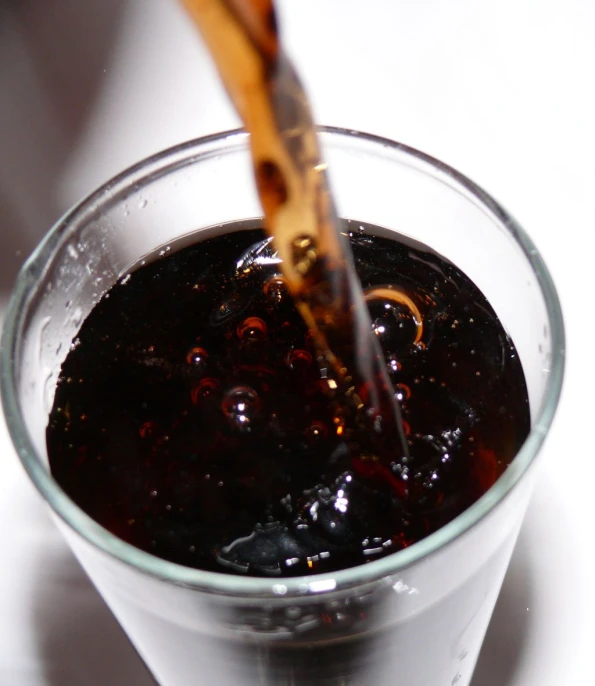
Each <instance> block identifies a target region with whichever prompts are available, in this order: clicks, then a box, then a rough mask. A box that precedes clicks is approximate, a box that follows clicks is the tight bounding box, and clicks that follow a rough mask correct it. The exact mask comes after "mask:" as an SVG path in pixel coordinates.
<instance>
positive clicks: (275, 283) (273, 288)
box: [264, 275, 289, 305]
mask: <svg viewBox="0 0 595 686" xmlns="http://www.w3.org/2000/svg"><path fill="white" fill-rule="evenodd" d="M264 294H265V296H266V297H267V300H268V301H269V302H270V303H271V304H272V305H280V304H281V303H282V302H285V301H286V300H287V298H288V297H289V291H288V289H287V284H286V283H285V279H284V278H283V277H282V276H277V275H275V276H273V277H272V278H270V279H269V280H268V281H267V282H266V283H265V285H264Z"/></svg>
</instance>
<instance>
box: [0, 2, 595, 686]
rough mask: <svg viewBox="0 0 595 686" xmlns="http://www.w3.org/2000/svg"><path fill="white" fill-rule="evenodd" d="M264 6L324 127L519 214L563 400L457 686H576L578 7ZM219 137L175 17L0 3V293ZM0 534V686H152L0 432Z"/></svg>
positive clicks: (226, 124) (591, 472)
mask: <svg viewBox="0 0 595 686" xmlns="http://www.w3.org/2000/svg"><path fill="white" fill-rule="evenodd" d="M281 9H282V17H283V20H284V27H285V33H286V37H287V41H288V45H289V48H290V50H291V52H292V54H293V56H294V58H295V60H296V62H297V65H298V68H299V70H300V71H301V73H302V75H303V77H304V80H305V82H306V84H307V86H308V88H309V91H310V93H311V96H312V99H313V102H314V108H315V112H316V117H317V120H318V121H319V122H321V123H328V124H334V125H339V126H345V127H348V128H356V129H362V130H365V131H369V132H372V133H376V134H380V135H384V136H387V137H389V138H393V139H398V140H400V141H402V142H404V143H407V144H409V145H412V146H414V147H417V148H419V149H421V150H423V151H425V152H428V153H430V154H432V155H434V156H436V157H439V158H441V159H443V160H444V161H445V162H448V163H449V164H451V165H452V166H454V167H456V168H458V169H459V170H460V171H462V172H464V173H465V174H467V175H468V176H470V177H471V178H473V179H474V180H475V181H476V182H478V183H479V184H480V185H482V186H483V187H484V188H485V189H486V190H488V191H489V192H490V193H492V194H493V195H494V196H495V197H496V198H497V199H499V200H500V201H501V202H502V203H503V204H504V205H505V206H506V207H507V208H508V209H509V210H510V211H511V212H512V213H513V215H515V216H516V218H517V219H518V220H519V221H520V222H521V224H522V225H523V226H524V227H525V228H526V230H527V231H528V232H529V233H530V234H531V235H532V237H533V238H534V240H535V241H536V243H537V246H538V247H539V249H540V251H541V252H542V254H543V256H544V258H545V260H546V262H547V264H548V265H549V268H550V270H551V272H552V274H553V277H554V280H555V282H556V284H557V287H558V290H559V293H560V297H561V301H562V306H563V310H564V312H565V319H566V327H567V337H568V362H567V374H566V382H565V387H564V392H563V398H562V402H561V405H560V409H559V412H558V416H557V419H556V422H555V424H554V428H553V429H552V432H551V435H550V437H549V440H548V442H547V444H546V448H545V450H544V454H543V456H542V457H543V459H542V463H541V471H540V477H539V481H538V484H537V487H536V490H535V494H534V497H533V500H532V503H531V505H530V508H529V511H528V513H527V517H526V520H525V524H524V526H523V529H522V532H521V536H520V539H519V543H518V545H517V548H516V551H515V553H514V557H513V560H512V564H511V568H510V571H509V573H508V575H507V577H506V580H505V583H504V587H503V590H502V594H501V597H500V600H499V601H498V605H497V607H496V611H495V615H494V618H493V621H492V624H491V626H490V629H489V632H488V636H487V639H486V643H485V645H484V650H483V652H482V655H481V657H480V662H479V665H478V668H477V672H476V676H475V679H474V682H473V686H564V685H566V684H568V685H569V686H582V685H583V684H584V685H589V684H593V683H594V681H593V680H594V678H595V677H594V676H593V669H592V666H593V660H594V651H595V647H594V646H595V619H594V617H595V590H594V588H595V585H594V584H593V581H592V580H593V579H594V578H595V535H594V531H593V528H594V526H593V525H594V523H595V514H594V511H595V510H594V508H595V504H594V501H595V451H594V448H593V444H594V443H595V441H593V439H592V438H591V437H590V431H591V428H592V427H593V426H594V424H595V417H594V405H595V403H594V402H593V390H594V389H595V372H594V364H593V357H594V355H595V353H594V349H595V348H594V346H593V340H594V333H595V331H594V325H593V319H594V318H593V304H592V302H591V300H590V296H591V295H592V293H593V288H592V283H593V272H594V271H595V267H594V266H593V253H592V252H590V250H592V248H593V243H594V241H593V232H594V231H595V192H594V189H595V171H594V170H595V163H594V161H593V156H594V154H595V134H594V130H595V125H594V123H595V101H594V95H593V93H594V91H595V89H594V83H595V76H594V74H595V2H593V0H499V1H498V2H496V1H495V0H484V1H483V2H477V1H473V0H442V2H440V1H439V0H415V1H414V0H366V2H364V0H357V1H356V0H353V1H352V0H342V1H341V0H318V1H316V0H293V1H292V0H285V1H284V2H282V4H281ZM235 122H236V120H235V117H234V114H233V113H232V112H231V111H230V109H229V107H228V105H227V103H226V101H225V99H224V97H223V96H222V93H221V89H220V88H219V86H218V84H217V82H216V79H215V77H214V73H213V71H212V68H211V66H210V65H209V63H208V60H207V59H206V57H205V53H204V50H203V48H202V47H201V45H200V44H199V42H198V40H197V38H196V36H195V34H194V32H193V30H192V29H191V28H190V27H189V26H188V24H187V22H185V19H184V15H183V14H182V12H181V11H180V9H179V8H178V7H177V6H176V4H175V2H174V1H173V0H128V1H127V2H126V1H124V0H85V2H76V0H54V1H53V2H33V0H22V2H12V3H2V4H1V5H0V295H1V296H2V297H4V298H5V297H6V295H7V293H8V290H9V288H10V284H11V282H12V280H13V279H14V276H15V272H16V269H17V268H18V266H19V264H20V262H21V261H22V259H23V258H24V256H26V254H27V253H28V252H29V251H30V250H31V249H32V247H33V246H34V244H35V243H36V242H37V241H38V240H39V238H40V236H41V235H42V234H43V232H44V231H45V230H46V229H47V228H48V227H49V226H50V225H51V223H52V222H53V221H54V220H55V219H56V218H57V217H58V216H59V214H60V213H61V212H62V211H63V210H64V209H65V208H66V207H67V206H68V205H69V204H71V203H72V202H74V201H75V200H76V199H77V198H79V197H80V196H81V195H82V194H84V193H86V192H88V191H89V190H91V189H92V188H93V187H94V186H96V185H97V184H99V183H101V182H102V181H104V180H106V179H107V178H108V177H109V176H111V175H112V174H114V173H116V172H118V171H119V170H120V169H122V168H123V167H125V166H127V165H129V164H131V163H133V162H135V161H136V160H138V159H140V158H142V157H144V156H146V155H148V154H150V153H152V152H155V151H157V150H159V149H161V148H164V147H166V146H169V145H170V144H173V143H177V142H180V141H182V140H185V139H188V138H191V137H195V136H198V135H202V134H205V133H210V132H214V131H219V130H223V129H226V128H230V127H232V126H234V125H235ZM0 532H1V536H2V543H3V545H2V554H1V557H0V684H2V685H4V684H6V686H62V685H69V686H70V685H72V686H107V685H109V686H128V685H129V684H134V685H138V686H144V685H146V684H150V683H152V682H151V680H150V678H149V677H148V676H147V674H146V672H145V671H144V668H143V667H142V665H141V663H140V661H139V659H138V658H137V657H136V655H135V653H134V651H133V650H132V648H131V647H130V646H129V644H128V643H127V640H126V638H125V637H124V635H123V634H122V633H121V631H120V630H119V628H118V626H117V624H116V622H115V620H113V619H112V617H111V615H110V613H109V611H108V610H107V609H106V608H105V606H104V604H103V602H102V601H101V600H100V599H99V597H98V596H97V594H96V592H95V591H94V589H93V587H92V586H91V585H90V583H89V582H88V580H87V579H86V577H85V576H84V574H83V573H82V571H81V570H80V568H79V566H78V564H77V563H76V562H75V560H74V558H73V557H72V555H71V554H70V552H69V550H68V549H67V547H66V545H65V544H64V543H63V542H62V540H61V538H60V537H59V535H58V533H57V532H56V531H55V530H54V528H53V525H52V524H51V522H50V520H49V518H48V515H47V512H46V510H45V508H44V506H43V505H42V503H41V502H40V499H39V498H38V496H37V494H36V493H35V492H34V489H33V487H32V486H31V485H30V484H29V483H28V481H27V479H26V477H25V475H24V473H23V470H22V468H21V467H20V464H19V463H18V461H17V459H16V457H15V455H14V451H13V449H12V447H11V444H10V441H9V439H8V436H7V435H6V430H5V428H4V425H3V424H2V423H1V421H0ZM428 686H442V685H438V684H436V685H434V684H428ZM446 686H448V685H446Z"/></svg>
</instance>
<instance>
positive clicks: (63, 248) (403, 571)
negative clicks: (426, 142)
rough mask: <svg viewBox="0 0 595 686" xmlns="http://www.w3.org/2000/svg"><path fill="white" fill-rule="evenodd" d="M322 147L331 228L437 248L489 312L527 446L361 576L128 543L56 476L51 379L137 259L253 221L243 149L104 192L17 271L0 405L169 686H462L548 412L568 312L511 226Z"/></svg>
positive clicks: (427, 169) (414, 155)
mask: <svg viewBox="0 0 595 686" xmlns="http://www.w3.org/2000/svg"><path fill="white" fill-rule="evenodd" d="M320 140H321V144H322V147H323V152H324V156H325V159H326V162H327V163H328V168H329V174H330V182H331V188H332V191H333V193H334V197H335V201H336V204H337V208H338V212H339V215H340V216H341V217H344V218H347V219H350V220H353V221H354V222H355V225H356V226H357V221H361V222H366V223H367V224H373V225H376V226H378V227H381V230H382V233H383V234H384V235H387V234H390V233H391V232H395V231H397V232H400V233H402V234H405V235H407V236H410V237H412V238H414V239H416V240H419V241H421V242H422V243H426V244H428V245H430V246H431V247H432V248H434V249H435V250H436V251H437V252H439V253H441V254H442V255H443V256H444V257H446V258H448V259H449V260H451V261H452V262H454V263H455V264H457V265H458V266H459V267H460V268H462V269H463V271H465V272H466V273H467V275H468V276H469V277H471V279H472V280H473V281H474V282H475V283H476V284H477V286H479V288H480V289H481V290H482V291H483V293H484V294H485V295H486V296H487V298H488V300H489V301H490V303H491V304H492V306H493V308H494V310H495V311H496V313H497V315H498V317H499V318H500V320H501V321H502V323H503V325H504V327H505V328H506V330H507V331H508V333H509V334H510V335H511V337H512V339H513V341H514V343H515V345H516V348H517V350H518V354H519V355H520V358H521V362H522V365H523V369H524V373H525V377H526V381H527V387H528V391H529V401H530V411H531V431H530V434H529V436H528V438H527V440H526V441H525V443H524V445H523V446H522V448H521V450H520V452H519V453H518V455H517V456H516V458H515V459H514V461H513V462H512V464H511V465H510V466H509V467H508V469H507V470H506V471H505V473H504V474H503V475H502V476H501V477H500V479H499V480H498V481H497V483H496V484H495V485H494V486H493V487H492V488H491V489H490V490H489V491H488V492H487V493H486V494H485V495H484V496H483V497H481V498H480V499H479V500H478V501H477V502H476V503H475V504H474V505H472V506H471V507H470V508H469V509H467V510H466V511H465V512H463V513H462V514H461V515H460V516H458V517H457V518H456V519H454V520H453V521H452V522H450V523H449V524H447V525H446V526H444V527H443V528H442V529H440V530H439V531H437V532H435V533H433V534H432V535H430V536H428V537H427V538H425V539H424V540H422V541H420V542H418V543H416V544H415V545H412V546H411V547H409V548H407V549H405V550H402V551H400V552H398V553H395V554H394V555H391V556H388V557H385V558H383V559H380V560H377V561H375V562H370V563H369V564H366V565H362V566H359V567H355V568H352V569H346V570H343V571H339V572H333V573H328V574H320V575H316V576H311V577H304V578H288V579H283V578H276V579H270V578H250V577H242V576H231V575H225V574H218V573H213V572H203V571H200V570H197V569H190V568H185V567H182V566H179V565H176V564H174V563H172V562H167V561H164V560H162V559H159V558H157V557H154V556H152V555H150V554H148V553H146V552H143V551H141V550H138V549H136V548H134V547H132V546H131V545H129V544H127V543H125V542H123V541H121V540H119V539H118V538H116V537H115V536H114V535H112V534H110V533H109V532H108V531H106V530H105V529H103V528H102V527H101V526H99V525H98V524H97V523H96V522H94V521H93V520H92V519H90V518H89V517H88V516H87V515H86V514H85V513H84V512H83V511H81V510H80V509H79V508H78V507H77V506H76V505H75V504H74V503H73V502H72V501H71V500H70V499H69V498H68V497H67V495H66V494H65V493H64V492H63V491H62V490H61V488H60V486H59V485H58V484H57V483H56V482H55V481H54V480H53V478H52V475H51V473H50V471H49V468H48V456H47V451H46V445H45V429H46V425H47V420H48V412H49V410H50V408H51V405H52V401H53V394H54V391H55V386H56V379H57V376H58V373H59V370H60V365H61V363H62V361H63V360H64V358H65V356H66V354H67V352H68V350H69V347H70V344H71V341H72V340H73V338H74V337H75V336H76V334H77V331H78V328H79V326H80V324H81V322H82V321H83V319H84V318H85V317H86V316H87V314H88V313H89V312H90V310H91V309H92V307H93V306H94V304H95V303H96V302H97V301H98V299H99V298H100V297H101V296H102V294H103V293H105V292H106V291H107V290H108V289H109V288H110V286H112V285H113V284H114V283H115V282H116V281H117V280H118V279H119V278H120V277H122V275H124V274H125V273H126V272H127V270H129V269H130V267H131V265H133V264H136V263H138V261H139V259H140V258H141V257H142V256H143V255H147V254H149V253H154V252H155V250H156V249H158V248H159V247H161V248H162V249H164V250H165V249H167V246H168V245H169V244H170V243H171V242H172V241H175V240H177V239H179V238H180V237H183V236H188V235H190V234H193V235H195V236H196V238H199V239H201V238H206V237H207V236H211V235H214V234H217V233H219V232H221V231H223V230H225V229H224V227H225V224H226V223H227V222H231V221H237V220H243V219H254V218H258V217H260V216H261V209H260V206H259V203H258V198H257V195H256V192H255V187H254V183H253V180H252V172H251V160H250V155H249V149H248V136H247V134H246V133H244V132H242V131H234V132H229V133H224V134H220V135H216V136H212V137H209V138H203V139H201V140H198V141H193V142H189V143H186V144H183V145H180V146H178V147H175V148H172V149H171V150H167V151H165V152H163V153H161V154H159V155H156V156H154V157H151V158H149V159H148V160H145V161H143V162H141V163H139V164H137V165H136V166H134V167H132V168H130V169H129V170H127V171H125V172H124V173H123V174H121V175H120V176H118V177H116V178H114V179H113V180H111V181H110V182H109V183H107V184H106V185H104V186H103V187H102V188H100V189H99V190H97V191H96V192H95V193H93V194H92V195H90V196H89V197H88V198H86V199H85V200H83V201H82V202H81V203H80V204H78V205H77V206H76V207H74V208H73V209H72V210H70V211H69V212H68V213H67V214H66V215H65V216H64V217H63V218H62V219H61V220H60V221H59V222H58V223H57V225H56V226H55V227H54V228H53V229H52V230H51V231H50V232H49V233H48V235H47V236H46V237H45V239H44V240H43V242H42V243H41V245H40V246H39V247H38V248H37V249H36V250H35V252H34V253H33V255H32V256H31V257H30V259H29V260H28V262H27V263H26V265H25V266H24V268H23V270H22V272H21V274H20V276H19V278H18V281H17V284H16V288H15V291H14V295H13V297H12V301H11V304H10V308H9V311H8V314H7V317H6V323H5V330H4V335H3V341H2V396H3V402H4V410H5V413H6V420H7V423H8V427H9V430H10V433H11V435H12V439H13V442H14V445H15V447H16V450H17V452H18V454H19V456H20V458H21V460H22V462H23V464H24V466H25V468H26V470H27V472H28V473H29V476H30V477H31V479H32V481H33V482H34V484H35V485H36V487H37V488H38V490H39V491H40V493H41V495H42V496H43V498H44V499H45V500H46V501H47V503H48V504H49V506H50V507H51V509H52V511H53V515H54V518H55V520H56V523H57V525H58V526H59V528H60V529H61V530H62V532H63V534H64V536H65V537H66V539H67V540H68V542H69V544H70V546H71V547H72V550H73V552H74V554H75V555H76V557H77V558H78V560H79V561H80V563H81V565H82V566H83V567H84V569H85V570H86V571H87V573H88V575H89V577H90V578H91V579H92V581H93V583H94V584H95V586H96V587H97V589H98V590H99V592H100V593H101V595H102V596H103V598H104V599H105V601H106V603H107V604H108V605H109V607H110V608H111V610H112V612H113V613H114V615H115V616H116V617H117V619H118V620H119V622H120V623H121V625H122V626H123V628H124V630H125V631H126V632H127V634H128V636H129V637H130V640H131V641H132V643H133V644H134V646H135V647H136V649H137V650H138V652H139V653H140V655H141V656H142V658H143V659H144V661H145V662H146V664H147V665H148V667H149V669H150V670H151V672H152V673H153V674H154V676H155V678H156V679H157V681H158V682H159V683H160V684H162V686H187V685H188V684H219V685H224V686H227V685H231V684H242V685H245V686H256V685H267V684H281V685H287V686H289V685H294V684H309V685H313V684H314V685H318V684H328V685H337V686H339V685H342V686H346V685H350V686H351V685H353V686H355V685H366V686H369V685H370V684H374V685H375V686H389V685H390V686H394V685H395V684H398V686H443V685H445V686H450V685H454V684H457V685H458V686H465V685H466V684H468V683H469V681H470V679H471V675H472V672H473V668H474V665H475V662H476V659H477V655H478V652H479V649H480V646H481V643H482V640H483V636H484V633H485V630H486V627H487V625H488V622H489V619H490V615H491V613H492V609H493V607H494V603H495V601H496V598H497V595H498V592H499V589H500V586H501V583H502V579H503V577H504V574H505V571H506V567H507V565H508V562H509V559H510V556H511V552H512V549H513V547H514V544H515V540H516V537H517V533H518V531H519V528H520V525H521V521H522V518H523V514H524V511H525V508H526V505H527V501H528V498H529V495H530V492H531V487H532V484H533V480H534V465H535V462H536V459H535V458H536V457H537V454H538V452H539V450H540V448H541V445H542V443H543V441H544V438H545V436H546V434H547V432H548V428H549V426H550V423H551V421H552V418H553V415H554V412H555V409H556V405H557V402H558V398H559V394H560V387H561V383H562V376H563V366H564V363H563V346H564V333H563V324H562V316H561V312H560V306H559V302H558V298H557V296H556V293H555V290H554V286H553V284H552V281H551V278H550V276H549V274H548V272H547V269H546V267H545V265H544V263H543V261H542V259H541V257H540V256H539V254H538V252H537V250H536V249H535V247H534V245H533V243H532V242H531V240H530V239H529V238H528V237H527V235H526V234H525V233H524V232H523V231H522V230H521V229H520V227H519V226H518V225H517V224H516V222H515V221H514V220H513V219H512V218H511V217H510V215H509V214H508V213H507V212H506V211H505V210H504V209H503V208H502V207H501V206H500V205H498V204H497V203H496V202H495V201H494V200H493V199H492V198H490V197H489V196H488V195H487V194H486V193H485V192H484V191H483V190H481V189H480V188H479V187H477V186H476V185H475V184H474V183H472V182H471V181H469V180H468V179H467V178H465V177H464V176H462V175H461V174H459V173H457V172H456V171H454V170H453V169H451V168H449V167H448V166H446V165H445V164H442V163H441V162H438V161H437V160H435V159H432V158H430V157H428V156H426V155H424V154H422V153H420V152H417V151H415V150H412V149H411V148H408V147H406V146H404V145H400V144H398V143H394V142H390V141H388V140H384V139H380V138H377V137H374V136H370V135H365V134H362V133H357V132H354V131H346V130H339V129H333V128H322V129H321V130H320ZM222 227H223V228H222ZM398 276H399V275H398V273H395V280H398ZM106 659H107V656H106Z"/></svg>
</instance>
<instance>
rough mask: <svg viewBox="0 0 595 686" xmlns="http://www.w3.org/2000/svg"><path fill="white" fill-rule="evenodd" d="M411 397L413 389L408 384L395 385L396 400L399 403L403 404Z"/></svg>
mask: <svg viewBox="0 0 595 686" xmlns="http://www.w3.org/2000/svg"><path fill="white" fill-rule="evenodd" d="M410 397H411V389H410V388H409V386H408V385H407V384H404V383H398V384H395V398H396V399H397V400H398V401H399V402H403V401H404V400H409V398H410Z"/></svg>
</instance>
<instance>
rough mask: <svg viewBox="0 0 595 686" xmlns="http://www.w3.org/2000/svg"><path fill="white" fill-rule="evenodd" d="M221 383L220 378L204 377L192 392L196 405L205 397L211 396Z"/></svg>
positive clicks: (191, 395) (192, 398)
mask: <svg viewBox="0 0 595 686" xmlns="http://www.w3.org/2000/svg"><path fill="white" fill-rule="evenodd" d="M219 385H220V382H219V379H213V378H211V377H207V378H206V379H203V380H202V381H201V382H200V383H199V384H197V385H196V386H195V387H194V388H193V389H192V391H191V393H190V397H191V400H192V402H193V403H194V405H197V404H198V403H199V402H200V401H201V400H203V399H206V398H211V397H212V396H213V395H214V394H215V392H216V391H217V389H218V388H219Z"/></svg>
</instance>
